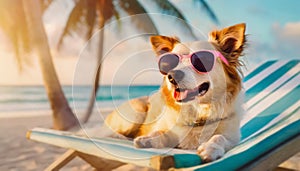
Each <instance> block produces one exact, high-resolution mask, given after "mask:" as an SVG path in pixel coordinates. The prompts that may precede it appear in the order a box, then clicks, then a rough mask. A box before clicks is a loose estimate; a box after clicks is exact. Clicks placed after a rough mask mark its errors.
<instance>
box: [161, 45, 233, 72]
mask: <svg viewBox="0 0 300 171" xmlns="http://www.w3.org/2000/svg"><path fill="white" fill-rule="evenodd" d="M197 52H210V53H212V54H213V55H214V64H213V67H212V68H214V67H215V63H216V59H217V57H219V58H220V59H221V60H222V61H223V62H224V63H225V64H226V65H229V63H228V61H227V59H226V58H225V57H224V56H223V55H222V53H221V52H219V51H216V50H199V51H195V52H193V53H191V54H188V55H179V54H176V53H172V52H167V53H164V54H161V55H159V57H158V61H157V62H158V63H159V61H160V59H161V57H163V56H164V55H168V54H172V55H176V56H177V57H178V58H179V62H181V61H182V59H184V58H189V61H190V65H191V66H192V68H193V69H194V70H195V71H197V72H199V73H208V72H210V71H208V72H201V71H199V70H197V69H196V68H195V67H194V65H193V64H192V61H191V57H192V55H193V54H195V53H197Z"/></svg>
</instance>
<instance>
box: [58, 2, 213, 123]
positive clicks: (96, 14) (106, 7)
mask: <svg viewBox="0 0 300 171" xmlns="http://www.w3.org/2000/svg"><path fill="white" fill-rule="evenodd" d="M194 1H195V2H198V3H200V4H202V5H203V7H204V9H205V10H206V12H207V13H208V14H209V16H210V18H211V19H212V20H213V21H214V22H215V23H218V19H217V17H216V16H215V14H214V12H213V11H212V9H211V8H210V7H209V6H208V4H207V3H206V2H205V1H204V0H194ZM151 2H152V3H154V4H155V5H156V6H157V7H158V8H159V9H160V11H162V12H163V13H166V14H169V15H173V16H175V17H178V18H179V19H181V20H183V21H187V20H186V18H185V17H184V16H183V14H182V12H181V11H180V10H179V9H177V8H176V7H175V6H174V5H173V4H172V3H171V2H169V1H167V0H153V1H151ZM74 3H75V5H74V8H73V9H72V11H71V13H70V15H69V18H68V21H67V23H66V26H65V28H64V31H63V34H62V35H61V37H60V40H59V43H58V47H59V48H60V47H61V46H62V42H63V40H64V38H65V37H66V36H67V35H69V34H70V33H71V32H72V31H75V32H77V33H78V34H79V35H82V30H81V29H79V26H80V25H86V26H88V31H87V32H86V34H85V35H84V37H83V38H84V39H85V40H89V39H90V38H91V36H92V34H93V32H94V30H96V29H100V30H101V31H100V34H99V46H98V47H99V49H98V54H97V56H98V67H97V70H96V76H95V81H94V84H93V88H92V95H91V98H90V101H89V105H88V108H87V111H86V113H85V116H84V119H83V122H87V121H88V119H89V117H90V115H91V113H92V110H93V106H94V103H95V97H96V94H97V91H98V88H99V80H100V73H101V61H102V55H103V42H104V29H102V28H103V27H104V25H105V23H107V22H108V21H110V20H111V19H113V18H115V19H117V20H118V19H119V11H118V10H124V11H125V12H126V13H127V14H128V15H129V16H132V15H136V14H144V15H145V17H143V18H142V19H141V18H139V17H137V18H134V19H135V21H133V23H134V24H135V26H136V28H138V29H141V30H143V31H145V32H147V33H153V34H158V30H157V27H156V26H155V24H154V22H153V21H152V19H151V17H150V16H149V15H148V13H147V11H146V10H145V8H144V7H143V5H142V4H141V3H140V2H139V1H138V0H74ZM117 7H119V8H117ZM97 21H98V23H97ZM183 27H184V28H185V29H186V30H187V31H188V32H190V34H191V35H192V36H194V34H193V32H192V29H191V27H190V26H189V25H187V24H186V22H183ZM194 37H195V36H194Z"/></svg>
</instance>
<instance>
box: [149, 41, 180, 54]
mask: <svg viewBox="0 0 300 171" xmlns="http://www.w3.org/2000/svg"><path fill="white" fill-rule="evenodd" d="M150 42H151V44H152V47H153V49H154V51H155V53H156V55H161V54H163V53H166V52H170V51H172V50H173V48H174V45H175V44H176V43H179V39H178V38H177V37H167V36H151V37H150Z"/></svg>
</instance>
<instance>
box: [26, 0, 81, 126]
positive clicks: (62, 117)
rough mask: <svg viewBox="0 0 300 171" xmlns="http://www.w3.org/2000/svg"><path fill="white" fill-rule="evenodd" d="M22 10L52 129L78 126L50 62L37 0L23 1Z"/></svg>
mask: <svg viewBox="0 0 300 171" xmlns="http://www.w3.org/2000/svg"><path fill="white" fill-rule="evenodd" d="M23 5H24V10H25V11H26V15H27V20H28V22H29V24H30V25H29V26H30V27H31V28H30V30H31V38H32V43H33V44H34V46H35V47H34V48H35V49H36V50H37V54H38V59H39V64H40V67H41V71H42V75H43V80H44V86H45V89H46V92H47V95H48V100H49V102H50V104H51V109H52V112H53V115H52V116H53V128H54V129H58V130H67V129H69V128H71V127H73V126H75V125H77V124H78V121H77V118H76V117H75V115H74V114H73V112H72V110H71V108H70V107H69V104H68V101H67V100H66V98H65V96H64V93H63V91H62V88H61V86H60V83H59V80H58V77H57V74H56V72H55V67H54V64H53V61H52V56H51V53H50V48H49V44H48V39H47V35H46V32H45V28H44V26H43V19H42V13H41V4H40V1H39V0H30V1H28V0H23Z"/></svg>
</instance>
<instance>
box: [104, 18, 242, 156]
mask: <svg viewBox="0 0 300 171" xmlns="http://www.w3.org/2000/svg"><path fill="white" fill-rule="evenodd" d="M245 27H246V25H245V24H244V23H241V24H237V25H233V26H230V27H227V28H224V29H221V30H214V31H212V32H210V34H209V39H208V41H205V42H201V41H197V42H190V43H181V42H180V40H179V39H178V38H176V37H167V36H161V35H157V36H152V37H150V42H151V44H152V47H153V50H154V52H155V53H156V56H157V61H158V66H159V70H160V72H161V73H162V75H163V82H162V85H161V87H160V89H159V91H158V92H157V93H155V94H153V95H151V96H149V97H140V98H137V99H132V100H130V101H128V102H125V103H124V104H122V105H121V106H119V107H118V108H117V109H116V110H115V111H113V112H112V113H111V114H109V115H108V116H107V118H106V120H105V124H106V125H107V126H108V127H109V128H110V129H111V130H112V132H114V133H116V134H114V135H113V134H111V135H109V136H117V137H123V138H132V139H133V142H134V145H135V147H137V148H165V147H171V148H173V147H176V148H181V149H189V150H197V153H198V154H199V155H200V157H201V158H202V160H204V161H205V162H210V161H214V160H216V159H218V158H220V157H222V156H223V155H224V153H225V152H227V151H228V150H230V149H232V148H233V147H234V146H236V145H237V144H238V143H239V141H240V129H239V128H240V120H241V116H242V114H243V107H242V106H243V102H242V101H243V93H242V81H241V79H242V78H241V77H242V74H241V73H240V67H241V66H242V62H241V61H240V56H243V50H244V47H245V44H246V36H245V29H246V28H245Z"/></svg>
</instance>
